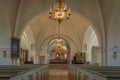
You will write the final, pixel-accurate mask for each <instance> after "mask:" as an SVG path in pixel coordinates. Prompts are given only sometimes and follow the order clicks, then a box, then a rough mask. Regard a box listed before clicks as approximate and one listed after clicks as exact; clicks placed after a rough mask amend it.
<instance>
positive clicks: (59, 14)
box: [49, 0, 71, 24]
mask: <svg viewBox="0 0 120 80" xmlns="http://www.w3.org/2000/svg"><path fill="white" fill-rule="evenodd" d="M70 15H71V10H70V8H67V5H66V4H65V3H64V0H57V1H56V4H54V8H53V9H52V8H51V7H50V11H49V18H50V19H51V20H56V21H58V22H59V24H60V23H61V22H62V20H67V19H69V18H70Z"/></svg>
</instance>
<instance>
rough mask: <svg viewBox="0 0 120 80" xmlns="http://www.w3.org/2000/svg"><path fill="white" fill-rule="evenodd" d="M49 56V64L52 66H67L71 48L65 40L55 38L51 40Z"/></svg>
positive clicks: (48, 49)
mask: <svg viewBox="0 0 120 80" xmlns="http://www.w3.org/2000/svg"><path fill="white" fill-rule="evenodd" d="M47 51H48V52H47V54H49V63H52V64H67V63H69V60H70V46H69V43H68V42H67V41H66V40H65V39H63V38H60V39H58V38H54V39H52V40H50V42H49V44H48V47H47Z"/></svg>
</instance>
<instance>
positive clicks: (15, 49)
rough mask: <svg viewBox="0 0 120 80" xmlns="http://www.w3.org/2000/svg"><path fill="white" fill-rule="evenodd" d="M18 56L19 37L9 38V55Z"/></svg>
mask: <svg viewBox="0 0 120 80" xmlns="http://www.w3.org/2000/svg"><path fill="white" fill-rule="evenodd" d="M19 56H20V39H19V38H15V37H12V38H11V57H12V58H18V57H19Z"/></svg>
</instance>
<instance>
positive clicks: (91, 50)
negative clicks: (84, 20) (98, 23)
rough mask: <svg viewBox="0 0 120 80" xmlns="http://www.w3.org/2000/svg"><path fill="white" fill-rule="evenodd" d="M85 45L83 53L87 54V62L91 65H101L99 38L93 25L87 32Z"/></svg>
mask: <svg viewBox="0 0 120 80" xmlns="http://www.w3.org/2000/svg"><path fill="white" fill-rule="evenodd" d="M83 43H84V48H83V51H84V52H85V53H86V61H87V62H90V63H91V64H101V62H102V61H101V56H102V55H101V54H100V48H99V47H100V46H99V42H98V37H97V35H96V33H95V30H94V29H93V28H92V26H91V25H90V26H89V27H88V28H87V30H86V32H85V36H84V42H83Z"/></svg>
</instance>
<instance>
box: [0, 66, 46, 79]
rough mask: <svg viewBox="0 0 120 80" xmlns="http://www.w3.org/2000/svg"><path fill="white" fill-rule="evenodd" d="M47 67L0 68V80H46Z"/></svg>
mask: <svg viewBox="0 0 120 80" xmlns="http://www.w3.org/2000/svg"><path fill="white" fill-rule="evenodd" d="M47 76H48V65H20V66H0V80H47V78H46V77H47Z"/></svg>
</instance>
